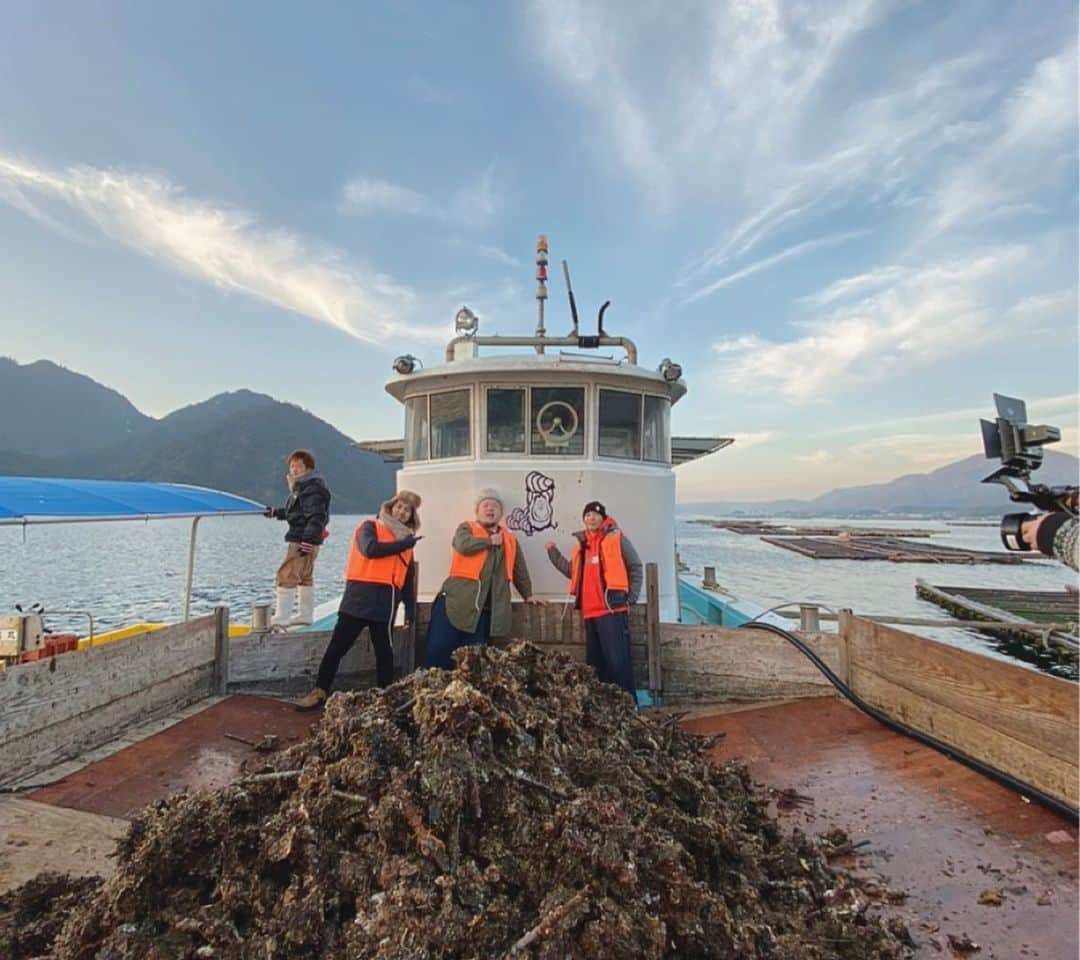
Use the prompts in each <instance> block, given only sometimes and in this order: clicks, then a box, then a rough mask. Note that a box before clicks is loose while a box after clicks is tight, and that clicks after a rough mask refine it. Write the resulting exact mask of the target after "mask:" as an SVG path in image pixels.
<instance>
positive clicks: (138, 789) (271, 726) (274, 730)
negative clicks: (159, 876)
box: [28, 696, 316, 817]
mask: <svg viewBox="0 0 1080 960" xmlns="http://www.w3.org/2000/svg"><path fill="white" fill-rule="evenodd" d="M315 719H316V715H312V714H308V713H297V712H296V709H295V708H294V707H293V705H292V704H290V703H285V702H283V701H281V700H274V699H270V698H265V697H252V696H233V697H229V698H228V699H226V700H223V701H221V702H220V703H216V704H214V705H213V706H211V707H208V708H207V709H206V710H203V711H202V712H200V713H197V714H195V715H194V716H191V717H188V718H187V719H185V720H181V721H180V722H179V723H177V724H174V725H173V726H171V727H168V728H167V729H165V730H162V731H161V732H160V733H156V734H154V735H153V736H149V737H147V738H146V739H145V740H140V741H139V742H138V743H135V744H133V745H131V746H129V747H126V748H124V749H123V750H121V751H119V752H118V753H114V754H113V755H112V756H111V757H106V758H105V759H104V760H99V761H97V762H96V763H91V764H90V765H89V766H86V767H83V768H82V769H81V770H79V771H78V772H77V773H74V774H70V775H68V776H66V777H65V778H64V779H63V780H62V781H60V782H59V783H56V784H53V785H51V786H48V787H43V788H41V789H39V790H35V791H34V792H33V793H31V794H29V795H28V797H29V799H31V800H35V801H38V802H40V803H49V804H53V805H55V806H58V807H68V808H70V809H73V810H85V811H87V812H89V813H98V814H105V815H106V816H110V817H132V816H133V815H134V814H135V813H137V812H138V811H139V810H141V809H142V808H143V807H144V806H146V804H148V803H153V802H154V801H156V800H160V799H161V798H162V797H166V796H169V795H170V794H173V793H177V792H179V791H181V790H195V789H198V788H200V787H217V786H222V785H223V784H226V783H228V782H229V781H231V780H233V779H235V778H236V777H238V776H239V775H240V774H241V765H242V764H243V763H244V761H245V760H250V759H251V758H253V757H257V754H256V753H255V752H254V750H253V749H252V747H251V746H250V745H249V744H247V743H242V742H241V741H239V740H235V739H231V738H229V737H226V736H225V734H227V733H228V734H232V735H233V737H242V738H244V739H245V740H250V741H253V742H254V741H257V740H259V738H260V737H263V736H265V735H266V734H274V735H276V736H277V737H279V738H280V740H281V744H282V746H284V747H287V746H291V745H292V744H294V743H297V742H298V741H300V740H302V739H303V738H304V737H305V736H306V735H307V732H308V729H309V728H310V726H311V724H312V723H313V722H314V721H315Z"/></svg>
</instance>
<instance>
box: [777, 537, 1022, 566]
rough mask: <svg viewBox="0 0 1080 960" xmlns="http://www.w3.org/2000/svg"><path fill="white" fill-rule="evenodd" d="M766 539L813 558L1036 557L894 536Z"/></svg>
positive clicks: (982, 560)
mask: <svg viewBox="0 0 1080 960" xmlns="http://www.w3.org/2000/svg"><path fill="white" fill-rule="evenodd" d="M761 539H762V540H764V541H765V543H771V544H772V545H773V546H775V547H783V548H784V549H785V550H793V551H795V553H801V554H802V555H803V556H804V557H813V558H814V559H815V560H888V561H890V562H891V563H1024V562H1025V561H1028V560H1035V559H1038V558H1037V557H1033V556H1025V555H1024V554H1018V553H1006V552H1005V551H1004V550H1003V551H1001V552H990V551H987V550H965V549H963V548H961V547H939V546H937V544H929V543H912V542H911V541H908V540H901V539H899V538H897V537H895V536H890V537H864V536H862V533H861V531H860V534H859V536H853V537H846V538H845V537H837V538H835V539H826V538H823V537H762V538H761Z"/></svg>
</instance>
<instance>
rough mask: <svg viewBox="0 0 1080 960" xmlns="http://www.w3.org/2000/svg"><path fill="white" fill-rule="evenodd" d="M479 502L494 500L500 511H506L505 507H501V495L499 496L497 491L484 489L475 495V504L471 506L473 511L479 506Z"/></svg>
mask: <svg viewBox="0 0 1080 960" xmlns="http://www.w3.org/2000/svg"><path fill="white" fill-rule="evenodd" d="M481 500H494V501H495V502H496V503H498V505H499V509H500V510H505V509H506V507H505V506H503V498H502V494H500V493H499V491H498V490H495V489H493V488H492V487H484V489H483V490H481V491H480V492H479V493H478V494H477V495H476V502H475V503H474V504H473V509H474V510H475V509H476V508H477V507H478V506H480V501H481Z"/></svg>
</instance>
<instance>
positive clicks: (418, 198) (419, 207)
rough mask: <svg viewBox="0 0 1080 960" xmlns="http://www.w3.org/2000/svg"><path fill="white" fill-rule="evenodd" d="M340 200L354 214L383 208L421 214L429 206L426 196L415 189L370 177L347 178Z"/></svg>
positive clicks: (393, 211) (391, 211)
mask: <svg viewBox="0 0 1080 960" xmlns="http://www.w3.org/2000/svg"><path fill="white" fill-rule="evenodd" d="M342 202H343V204H344V206H345V209H346V210H347V211H348V212H349V213H355V214H368V213H379V212H381V211H384V210H385V211H388V212H390V213H411V214H423V213H425V212H427V210H428V208H429V206H430V205H429V202H428V199H427V197H425V196H424V195H423V194H422V193H419V192H417V191H416V190H411V189H409V188H408V187H402V186H400V185H398V184H396V183H390V182H389V181H388V180H379V179H373V178H370V177H354V178H353V179H352V180H349V181H348V182H347V183H346V184H345V188H344V190H343V191H342Z"/></svg>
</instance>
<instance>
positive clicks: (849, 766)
mask: <svg viewBox="0 0 1080 960" xmlns="http://www.w3.org/2000/svg"><path fill="white" fill-rule="evenodd" d="M315 719H317V715H311V714H298V713H296V712H295V711H294V710H293V709H292V707H291V705H290V704H288V703H284V702H281V701H278V700H273V699H268V698H261V697H248V696H233V697H229V698H226V699H224V700H222V701H220V702H218V703H216V704H214V705H213V706H211V707H209V708H208V709H205V710H203V711H201V712H199V713H196V714H194V715H192V716H190V717H188V718H186V719H184V720H182V721H181V722H179V723H177V724H175V725H174V726H172V727H169V728H168V729H166V730H163V731H161V732H159V733H157V734H155V735H153V736H150V737H148V738H146V739H145V740H142V741H140V742H137V743H132V744H130V745H128V746H126V747H125V748H124V749H122V750H120V751H119V752H117V753H115V754H113V755H112V756H109V757H106V758H105V759H102V760H99V761H98V762H96V763H93V764H91V765H89V766H87V767H85V768H84V769H82V770H80V771H78V772H77V773H73V774H69V775H68V776H67V777H66V778H65V779H64V781H63V782H62V783H57V784H54V785H52V786H49V787H45V788H42V789H39V790H37V791H35V792H34V793H32V794H31V795H30V796H29V797H28V798H25V799H21V800H19V801H7V802H9V803H17V804H18V805H19V809H18V811H17V813H18V818H17V820H16V819H12V818H9V817H5V818H4V821H5V829H6V830H7V837H8V839H7V841H6V842H8V843H12V842H14V843H15V844H18V845H19V846H18V852H19V855H20V857H21V861H20V862H22V863H24V864H25V865H28V866H33V865H35V864H38V863H41V862H44V860H43V859H39V857H40V858H45V857H48V856H52V857H53V859H54V861H55V858H56V856H57V848H62V849H63V850H64V851H66V858H67V859H66V862H62V863H59V864H58V865H59V866H61V867H63V868H66V869H72V870H74V871H75V872H84V871H85V870H87V869H93V870H97V871H102V870H105V871H108V870H109V869H111V861H109V860H106V859H104V858H103V850H104V849H106V848H107V846H108V844H109V843H111V839H112V837H113V836H115V835H116V834H117V832H118V830H119V828H120V827H122V825H123V823H124V819H120V818H130V817H132V816H134V815H135V813H136V812H137V811H138V810H139V809H140V808H141V807H142V806H143V805H145V804H147V803H152V802H154V801H155V800H157V799H160V798H162V797H165V796H168V795H169V794H171V793H173V792H175V791H179V790H186V789H194V788H198V787H207V786H217V785H220V784H223V783H226V782H228V781H229V780H231V779H232V778H234V777H236V776H238V775H240V774H241V773H242V770H243V768H244V765H245V762H246V761H248V760H250V759H252V758H254V757H256V755H255V754H254V752H253V751H252V749H251V747H249V746H247V745H245V744H244V743H241V742H240V741H238V740H235V739H229V738H226V737H225V736H224V734H225V733H232V734H234V735H236V736H239V737H244V738H245V739H248V740H257V739H258V738H259V737H261V736H263V735H265V734H269V733H272V734H275V735H277V736H279V737H281V738H282V741H283V742H284V743H290V742H295V740H296V739H298V738H300V737H302V736H303V735H304V734H305V733H306V731H307V729H308V727H309V725H310V724H311V723H312V722H313V721H314V720H315ZM684 726H685V727H686V728H687V729H688V730H689V731H691V732H695V733H718V732H720V733H723V734H724V737H723V739H722V740H721V741H720V742H719V743H718V744H717V745H716V746H715V747H714V748H713V752H712V756H713V757H714V759H716V760H718V761H720V760H727V759H734V758H738V759H740V760H742V761H744V762H746V763H747V764H748V766H749V768H750V771H751V773H752V775H753V777H754V778H755V779H756V780H757V781H759V782H760V783H762V784H763V785H764V786H765V788H766V789H770V788H771V789H772V791H773V792H774V794H775V793H778V792H779V791H783V790H794V791H795V792H796V793H798V794H800V795H803V796H805V797H808V798H810V800H811V801H812V802H811V803H809V804H807V805H802V806H799V807H797V808H795V809H776V808H775V806H774V809H775V810H776V815H777V816H778V818H779V820H780V822H781V824H782V826H784V827H785V828H794V827H799V828H801V829H803V830H805V831H807V832H809V833H811V834H814V833H822V832H825V831H827V830H829V829H831V828H833V827H839V828H841V829H844V830H846V831H848V832H849V833H850V834H851V836H852V839H853V840H854V841H855V842H857V843H858V842H862V841H869V843H868V844H867V845H866V846H864V847H862V848H860V849H859V855H858V858H857V861H855V860H850V861H849V862H848V866H849V867H852V868H854V869H855V871H856V873H858V874H860V875H863V876H870V877H874V878H884V880H885V881H886V882H887V885H888V886H889V887H890V888H891V889H893V890H899V891H903V892H905V893H906V894H907V901H906V903H905V904H903V905H901V906H899V907H896V908H890V909H896V910H897V911H898V912H899V913H900V914H901V915H902V916H903V917H904V919H905V920H906V921H907V922H908V924H909V928H910V930H911V932H912V934H913V935H914V937H915V940H916V942H917V944H918V952H917V956H919V957H938V956H941V955H944V956H949V955H950V954H949V952H948V948H947V945H945V944H946V937H947V935H948V934H949V933H953V934H957V935H959V934H961V933H967V934H968V935H969V936H970V937H971V938H972V939H974V940H975V941H976V942H978V943H980V944H981V945H982V951H981V953H980V954H979V956H980V957H986V958H1002V960H1004V958H1017V957H1033V958H1035V957H1042V958H1055V960H1057V958H1064V957H1070V956H1076V952H1077V920H1076V916H1077V914H1076V911H1077V860H1076V857H1077V834H1076V830H1075V828H1074V826H1073V825H1072V824H1071V823H1069V822H1068V821H1065V820H1063V819H1061V818H1059V817H1057V816H1056V815H1054V814H1052V813H1049V812H1047V811H1045V810H1043V809H1041V808H1039V807H1037V806H1035V805H1033V804H1028V803H1025V802H1024V801H1023V800H1021V799H1020V798H1019V797H1018V796H1017V795H1016V794H1014V793H1012V792H1011V791H1009V790H1006V789H1004V788H1002V787H999V786H998V785H997V784H995V783H993V782H991V781H988V780H986V779H985V778H983V777H981V776H979V775H978V774H976V773H974V772H973V771H970V770H968V769H967V768H965V767H962V766H959V765H958V764H956V763H953V762H952V761H950V760H948V759H947V758H945V757H943V756H942V755H940V754H938V753H936V752H934V751H932V750H930V749H928V748H926V747H923V746H921V745H919V744H917V743H915V742H914V741H910V740H908V739H907V738H905V737H902V736H900V735H899V734H896V733H894V732H892V731H890V730H888V729H887V728H885V727H884V726H882V725H880V724H878V723H877V722H876V721H873V720H871V719H869V718H867V717H865V716H864V715H863V714H861V713H859V712H858V711H856V710H855V709H854V708H852V707H849V706H847V705H846V704H844V703H842V702H840V701H837V700H835V699H833V698H831V697H820V698H816V699H813V700H805V701H799V702H793V703H784V704H780V705H773V706H768V707H755V708H747V709H743V710H740V711H739V712H734V713H726V714H723V715H715V714H712V715H710V714H705V715H702V711H700V710H699V712H698V716H696V717H695V718H693V719H687V720H685V721H684ZM9 822H10V827H9V826H8V824H9ZM76 829H77V830H85V831H86V833H85V834H84V835H85V836H86V837H87V841H88V842H86V843H83V844H71V843H70V842H69V841H70V837H71V836H72V835H73V834H72V831H73V830H76ZM64 837H67V840H68V842H65V841H64V839H63V838H64ZM2 849H3V847H0V850H2ZM0 864H3V860H0ZM9 867H10V864H9ZM32 872H36V869H34V870H33V871H32ZM18 879H19V877H18V876H17V871H13V870H12V869H8V870H7V871H3V870H0V881H3V883H5V884H7V883H10V881H12V880H15V881H17V880H18ZM22 879H25V877H23V878H22ZM0 888H2V887H0ZM989 889H993V890H999V891H1001V892H1002V893H1003V896H1004V902H1003V903H1002V905H1001V906H997V907H994V906H983V905H980V904H979V902H978V899H979V895H980V894H981V893H982V892H983V891H984V890H989ZM935 943H937V944H939V945H944V951H943V952H942V953H939V949H938V947H936V946H935Z"/></svg>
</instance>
